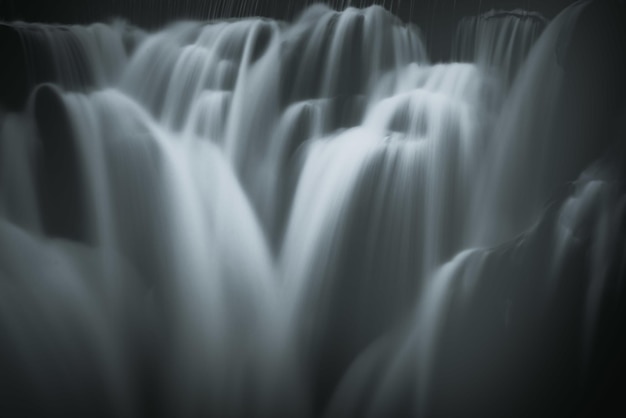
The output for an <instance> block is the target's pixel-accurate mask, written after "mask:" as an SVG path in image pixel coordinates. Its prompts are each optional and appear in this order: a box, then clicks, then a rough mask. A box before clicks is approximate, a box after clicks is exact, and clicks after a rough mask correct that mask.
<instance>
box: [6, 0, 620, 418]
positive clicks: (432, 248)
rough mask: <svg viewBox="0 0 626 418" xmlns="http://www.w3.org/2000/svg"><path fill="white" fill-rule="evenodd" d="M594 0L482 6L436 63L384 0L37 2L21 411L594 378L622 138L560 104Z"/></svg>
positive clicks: (615, 251)
mask: <svg viewBox="0 0 626 418" xmlns="http://www.w3.org/2000/svg"><path fill="white" fill-rule="evenodd" d="M585 7H586V3H577V4H576V5H574V6H572V7H570V8H568V9H566V10H565V11H564V12H563V13H561V14H560V15H559V16H558V17H557V18H556V19H555V20H554V21H553V22H551V23H549V24H548V23H547V21H546V20H545V19H544V18H543V17H541V16H540V15H538V14H534V13H528V12H523V11H520V10H516V11H513V12H491V13H488V14H485V15H481V16H478V17H470V18H466V19H464V20H462V21H461V22H460V24H459V28H458V30H457V40H456V43H455V46H454V51H453V56H454V57H455V60H458V61H462V62H450V63H438V64H431V63H430V61H429V59H428V54H427V51H426V49H425V47H424V42H423V39H422V36H421V34H420V31H419V29H418V28H417V27H416V26H415V25H413V24H408V23H405V22H403V21H402V20H400V19H399V18H397V17H395V16H393V15H392V14H391V13H389V12H387V11H386V10H385V9H383V8H382V7H379V6H374V7H369V8H366V9H356V8H347V9H345V10H343V11H340V12H339V11H335V10H331V9H329V8H328V7H326V6H321V5H314V6H311V7H310V8H308V9H307V10H305V11H304V12H303V13H302V14H301V15H300V17H299V18H298V19H296V20H295V21H294V22H291V23H286V22H278V21H273V20H269V19H257V18H253V19H232V20H218V21H211V22H178V23H174V24H171V25H170V26H167V27H165V28H163V29H161V30H159V31H155V32H154V33H146V32H143V31H141V30H137V29H134V28H131V27H130V26H128V25H126V24H123V23H119V22H118V23H115V24H111V25H104V24H96V25H92V26H89V27H82V26H73V27H62V26H49V25H38V24H22V23H19V24H14V25H12V26H11V30H14V31H16V32H17V33H18V34H19V39H21V41H22V43H23V45H22V47H23V49H24V51H25V56H26V57H27V58H28V59H27V60H26V64H25V65H26V67H25V68H26V69H28V71H31V72H32V74H31V73H29V74H31V75H30V79H29V80H30V81H29V82H30V84H29V85H30V86H31V87H32V89H31V92H30V96H29V97H30V98H29V100H28V103H27V105H26V108H25V109H24V110H23V111H22V112H18V113H7V114H4V115H3V116H2V119H1V120H0V123H1V126H0V187H1V189H0V231H1V232H0V240H1V244H2V245H1V246H0V263H1V264H0V287H2V292H0V312H1V314H0V331H2V334H1V335H2V337H1V338H2V340H1V341H0V342H1V343H2V345H3V348H2V349H0V366H1V367H5V368H6V370H8V372H7V376H9V377H7V379H5V382H3V383H2V386H0V389H3V388H5V386H6V389H7V390H9V391H10V393H11V394H12V398H11V399H15V401H8V403H7V406H6V409H7V410H10V411H17V412H16V416H20V415H19V414H27V413H29V412H28V410H27V409H25V408H26V407H25V405H24V402H23V401H24V400H27V401H28V402H27V403H29V404H30V405H32V411H31V412H32V414H34V415H35V416H38V415H55V416H56V415H63V416H70V415H77V416H95V415H97V416H128V417H134V416H164V417H166V416H167V417H169V416H175V417H198V416H215V417H256V416H258V417H275V416H292V417H293V416H299V417H306V416H328V417H349V416H354V417H389V416H416V417H425V416H442V414H443V416H467V415H475V414H477V415H483V416H487V415H489V414H494V416H518V414H521V415H519V416H524V414H527V413H530V412H529V411H532V410H533V409H532V405H529V402H528V401H527V400H528V397H526V396H525V395H524V393H526V392H525V391H527V392H529V393H535V391H540V390H542V388H543V386H542V385H533V384H532V379H529V374H528V373H530V372H528V370H531V369H532V367H533V364H543V363H545V362H551V361H552V362H553V363H554V369H550V368H548V371H546V372H545V374H542V373H544V370H537V375H538V376H542V377H543V376H553V375H552V374H550V372H551V371H552V370H556V371H559V373H561V374H560V375H558V376H559V377H558V379H561V380H558V379H557V381H558V382H559V383H561V382H566V383H565V384H564V388H565V389H563V392H562V393H563V394H565V393H571V391H570V390H579V388H578V387H575V388H573V389H572V386H571V385H572V384H573V383H570V382H573V381H579V380H581V379H582V380H583V381H584V379H585V378H586V376H587V374H586V373H588V371H589V370H590V367H591V365H593V364H595V363H594V362H597V358H596V357H595V351H594V350H596V348H595V347H596V345H597V344H596V343H597V341H598V338H599V337H598V336H599V335H600V334H601V332H606V329H607V328H606V325H604V323H603V322H602V321H603V320H604V318H605V317H606V312H608V311H612V309H615V306H617V304H618V303H619V301H620V300H621V299H622V298H623V286H622V284H621V282H619V280H620V277H621V275H620V272H621V271H622V270H623V260H624V248H626V247H625V242H624V234H623V232H624V231H623V230H624V226H625V225H624V219H625V217H624V215H625V213H624V211H625V210H626V203H625V202H626V200H625V196H624V190H623V186H624V185H623V184H622V183H621V180H620V174H619V172H620V168H619V167H618V163H616V162H615V161H616V159H611V158H607V157H605V156H603V152H605V148H602V147H603V146H606V149H609V147H611V146H613V145H611V144H613V143H614V142H613V139H612V138H603V142H602V144H603V145H593V146H591V148H593V149H594V150H596V151H597V150H600V151H602V152H600V151H598V152H595V153H589V150H590V149H591V148H590V146H589V144H588V143H589V142H590V141H595V139H594V138H589V137H587V136H585V135H583V134H582V133H581V134H580V135H578V136H574V137H570V136H568V137H567V138H565V136H566V135H564V132H565V133H568V132H569V131H567V130H566V129H564V128H563V124H562V120H564V118H566V117H567V112H565V113H564V115H565V116H563V115H561V116H559V117H556V116H555V115H557V114H560V113H559V112H560V109H561V108H562V107H563V103H564V100H566V99H564V98H565V97H569V96H566V94H565V90H567V89H569V88H570V85H569V84H567V83H565V82H564V81H563V80H564V76H563V74H562V73H563V66H564V65H565V64H564V58H563V57H564V56H565V55H566V53H565V52H564V50H566V49H567V48H568V45H569V42H570V37H571V33H572V30H573V29H572V28H574V27H575V25H576V22H577V20H578V19H579V16H580V15H581V13H584V11H585ZM546 25H547V26H546ZM544 26H546V28H545V31H543V28H544ZM542 31H543V32H542ZM38 71H39V72H42V71H45V74H43V73H42V74H38V73H37V72H38ZM572 71H573V70H572ZM592 125H593V123H592V122H590V126H592ZM594 126H595V125H594ZM585 132H587V131H585ZM604 144H605V145H604ZM617 160H619V158H617ZM582 254H589V256H588V257H582V256H581V255H582ZM620 263H621V264H620ZM620 266H621V267H620ZM620 268H621V269H622V270H620ZM608 289H610V290H611V291H613V292H614V294H613V296H612V297H608V296H607V294H608V293H607V292H608ZM581 301H582V303H579V302H581ZM565 317H567V318H568V319H564V318H565ZM572 318H573V319H572ZM601 325H602V326H601ZM541 339H543V341H545V344H546V346H547V347H548V348H545V347H543V348H544V350H543V351H542V347H541V346H540V344H538V343H534V344H533V342H535V341H540V340H541ZM563 346H567V347H568V348H569V349H572V350H574V351H575V352H576V353H577V354H574V355H572V356H565V358H559V359H557V360H555V359H554V353H555V352H558V349H559V348H561V347H563ZM520 364H527V365H528V366H527V367H520V366H519V365H520ZM562 370H567V372H564V373H563V372H561V371H562ZM572 376H573V377H574V379H572ZM550 379H553V377H550V378H547V377H546V381H547V382H548V383H551V382H552V380H550ZM548 383H546V384H548ZM559 393H560V392H559ZM492 396H495V397H498V396H500V397H501V399H502V400H501V401H500V400H498V401H493V400H491V399H490V398H491V397H492ZM558 396H565V395H562V394H561V395H559V394H557V395H555V399H556V400H555V403H554V404H548V405H547V406H546V408H547V410H553V408H557V407H556V406H554V405H561V403H560V400H559V399H560V398H558ZM455 402H456V403H455ZM453 404H454V405H453ZM2 407H3V408H5V406H4V405H2ZM513 407H514V409H515V408H517V409H515V410H516V411H519V412H516V413H513V414H511V413H509V412H507V411H510V410H511V408H513ZM468 411H469V412H468ZM0 412H1V411H0ZM564 413H567V410H564ZM94 414H95V415H94ZM526 416H527V415H526Z"/></svg>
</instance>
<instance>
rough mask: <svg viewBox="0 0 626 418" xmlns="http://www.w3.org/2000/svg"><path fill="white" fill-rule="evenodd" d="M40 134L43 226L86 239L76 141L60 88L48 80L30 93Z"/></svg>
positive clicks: (60, 234)
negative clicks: (47, 82)
mask: <svg viewBox="0 0 626 418" xmlns="http://www.w3.org/2000/svg"><path fill="white" fill-rule="evenodd" d="M33 108H34V116H35V120H36V121H37V130H38V132H39V137H40V138H41V148H40V150H41V152H40V175H39V185H40V186H39V196H40V202H41V214H42V217H43V219H42V220H43V225H44V230H45V231H46V233H48V234H49V235H51V236H58V237H65V238H69V239H74V240H77V241H84V240H86V236H85V233H86V232H85V214H86V210H85V207H84V204H83V201H84V197H83V196H82V190H83V186H82V181H81V168H80V164H79V161H80V159H79V156H78V149H77V144H76V141H75V139H74V132H73V129H72V126H71V123H70V119H69V117H68V115H67V111H66V109H65V104H64V103H63V99H62V98H61V93H60V91H59V90H58V89H57V88H56V87H54V86H52V85H49V84H44V85H42V86H41V87H39V88H38V89H37V90H36V91H35V93H34V94H33Z"/></svg>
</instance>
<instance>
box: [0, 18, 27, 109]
mask: <svg viewBox="0 0 626 418" xmlns="http://www.w3.org/2000/svg"><path fill="white" fill-rule="evenodd" d="M0 40H1V43H2V54H3V56H4V59H3V62H2V65H1V66H0V80H2V81H0V106H1V107H5V108H7V109H10V110H17V109H21V108H23V107H24V104H25V103H26V99H27V97H28V90H29V80H28V72H27V67H26V57H25V56H24V47H23V44H22V40H21V37H20V34H19V32H18V31H17V30H16V29H15V28H14V27H12V26H11V25H6V24H0Z"/></svg>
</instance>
